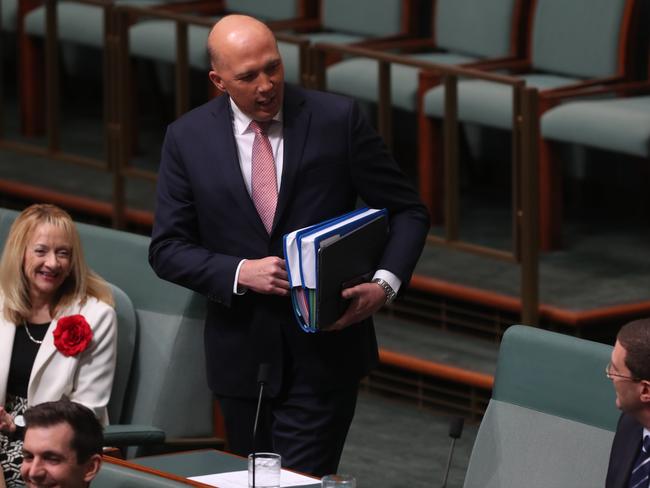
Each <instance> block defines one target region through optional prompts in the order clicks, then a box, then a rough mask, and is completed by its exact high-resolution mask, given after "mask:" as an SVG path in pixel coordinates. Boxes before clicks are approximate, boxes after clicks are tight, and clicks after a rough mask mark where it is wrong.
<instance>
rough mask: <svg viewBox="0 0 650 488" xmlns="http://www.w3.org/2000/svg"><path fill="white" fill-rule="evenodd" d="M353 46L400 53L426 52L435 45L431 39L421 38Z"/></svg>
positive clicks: (376, 40)
mask: <svg viewBox="0 0 650 488" xmlns="http://www.w3.org/2000/svg"><path fill="white" fill-rule="evenodd" d="M354 45H355V46H363V47H368V48H370V49H374V50H382V51H383V50H393V51H399V52H402V53H410V52H418V51H427V50H434V49H436V44H435V42H433V40H432V39H431V38H428V37H427V38H422V37H398V38H394V39H389V38H381V39H369V40H368V41H362V42H360V43H355V44H354Z"/></svg>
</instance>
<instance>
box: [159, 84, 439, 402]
mask: <svg viewBox="0 0 650 488" xmlns="http://www.w3.org/2000/svg"><path fill="white" fill-rule="evenodd" d="M283 137H284V164H283V172H282V180H281V187H280V192H279V195H278V205H277V211H276V215H275V220H274V223H273V229H272V231H271V235H270V236H269V235H268V234H267V232H266V231H265V229H264V225H263V224H262V221H261V220H260V218H259V216H258V214H257V211H256V210H255V206H254V205H253V202H252V200H251V198H250V196H249V194H248V192H247V190H246V186H245V183H244V179H243V177H242V173H241V169H240V165H239V161H238V156H237V147H236V142H235V138H234V135H233V128H232V113H231V109H230V103H229V98H228V97H227V96H221V97H218V98H216V99H213V100H211V101H210V102H208V103H206V104H204V105H202V106H200V107H198V108H196V109H194V110H192V111H191V112H189V113H187V114H186V115H184V116H182V117H181V118H179V119H178V120H177V121H175V122H174V123H173V124H171V125H170V126H169V128H168V130H167V134H166V137H165V142H164V145H163V150H162V159H161V165H160V173H159V178H158V190H157V192H158V196H157V207H156V216H155V223H154V228H153V235H152V242H151V247H150V252H149V260H150V263H151V265H152V266H153V268H154V270H155V271H156V273H157V274H158V275H159V276H160V277H162V278H164V279H166V280H169V281H172V282H174V283H178V284H180V285H182V286H185V287H188V288H190V289H192V290H195V291H196V292H198V293H201V294H203V295H205V296H206V297H208V298H209V302H208V312H207V318H206V327H205V346H206V355H207V368H208V381H209V383H210V387H211V388H212V390H213V391H214V392H215V393H216V394H220V395H226V396H232V397H241V398H249V397H251V398H252V397H254V396H255V392H256V389H257V385H256V373H257V368H258V364H259V363H261V362H268V363H270V365H271V370H270V379H269V384H268V388H267V392H268V394H269V395H271V396H272V395H276V394H277V393H278V391H279V389H280V388H281V386H282V378H283V367H290V368H291V369H292V374H294V378H295V383H296V384H297V386H298V387H299V388H304V389H305V390H306V391H307V390H309V391H312V392H313V391H315V392H318V391H328V390H330V389H333V388H336V387H337V386H341V385H343V386H345V385H346V384H350V383H351V382H356V381H358V379H359V378H360V377H362V376H364V375H365V374H367V372H368V371H369V369H370V368H372V367H373V366H374V365H375V364H376V363H377V360H378V354H377V343H376V339H375V333H374V328H373V325H372V321H371V320H366V321H365V322H364V323H362V324H359V325H355V326H352V327H348V328H347V329H345V330H343V331H341V332H336V333H320V334H307V333H305V332H303V331H302V330H301V329H300V328H299V327H298V325H297V324H296V322H295V319H294V317H293V314H292V308H291V302H290V299H289V298H283V297H278V296H268V295H262V294H258V293H254V292H251V291H249V292H247V293H246V294H244V295H234V294H233V292H232V287H233V283H234V279H235V272H236V268H237V265H238V263H239V262H240V260H241V259H242V258H250V259H256V258H262V257H265V256H269V255H274V256H282V254H283V253H282V236H283V235H284V234H285V233H287V232H290V231H293V230H295V229H297V228H300V227H305V226H307V225H311V224H315V223H317V222H319V221H322V220H325V219H329V218H331V217H334V216H337V215H340V214H343V213H345V212H348V211H350V210H352V209H354V207H355V204H356V202H357V198H361V199H362V200H363V201H364V202H365V203H366V204H367V205H368V206H370V207H377V208H383V207H386V208H388V210H389V213H390V225H391V232H390V237H389V242H388V244H387V246H386V250H385V252H384V255H383V257H382V259H381V263H380V265H379V267H380V268H381V269H386V270H389V271H391V272H393V273H394V274H395V275H397V276H398V277H399V278H401V279H402V281H403V282H404V283H406V282H407V281H408V280H409V279H410V276H411V273H412V271H413V268H414V267H415V263H416V261H417V259H418V257H419V256H420V253H421V251H422V247H423V244H424V240H425V237H426V233H427V231H428V227H429V220H428V214H427V212H426V209H425V207H424V206H423V205H422V203H421V202H420V199H419V198H418V196H417V193H416V192H415V190H414V189H413V187H412V185H411V184H409V182H408V181H407V179H406V178H405V176H404V174H403V173H402V172H401V171H400V169H399V167H398V166H397V164H396V163H395V161H394V160H393V159H392V157H391V156H390V154H389V153H388V151H387V149H386V147H385V145H384V144H383V142H382V140H381V138H380V137H379V136H378V135H377V134H376V132H375V131H374V130H373V129H372V128H371V127H370V126H369V124H368V123H367V121H366V120H365V118H364V117H362V116H361V114H360V112H359V108H358V105H357V104H356V103H355V102H353V101H352V100H350V99H347V98H345V97H341V96H337V95H332V94H328V93H322V92H316V91H309V90H304V89H302V88H299V87H295V86H291V85H285V98H284V105H283ZM286 349H288V350H286ZM283 358H284V359H283Z"/></svg>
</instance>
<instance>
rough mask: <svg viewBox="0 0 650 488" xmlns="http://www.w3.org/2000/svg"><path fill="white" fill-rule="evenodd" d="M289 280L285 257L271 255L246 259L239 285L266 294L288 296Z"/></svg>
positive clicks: (240, 271) (240, 273)
mask: <svg viewBox="0 0 650 488" xmlns="http://www.w3.org/2000/svg"><path fill="white" fill-rule="evenodd" d="M288 280H289V277H288V275H287V268H286V265H285V263H284V259H281V258H279V257H277V256H269V257H266V258H262V259H247V260H246V261H244V263H243V264H242V266H241V269H240V270H239V280H238V282H237V285H238V286H239V287H243V288H247V289H249V290H253V291H255V292H257V293H262V294H264V295H280V296H288V295H289V281H288Z"/></svg>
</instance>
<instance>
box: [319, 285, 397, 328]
mask: <svg viewBox="0 0 650 488" xmlns="http://www.w3.org/2000/svg"><path fill="white" fill-rule="evenodd" d="M341 296H342V297H343V298H345V299H349V300H352V301H351V302H350V305H348V309H347V310H346V311H345V313H344V314H343V315H342V316H341V318H340V319H338V320H337V321H336V322H334V324H333V325H332V326H331V327H328V328H327V329H326V330H327V331H333V330H341V329H344V328H346V327H348V326H349V325H352V324H356V323H358V322H361V321H362V320H365V319H367V318H368V317H370V316H371V315H372V314H374V313H375V312H376V311H377V310H379V309H380V308H381V307H382V306H383V305H384V303H386V293H384V289H383V288H382V287H381V286H379V285H378V284H377V283H362V284H360V285H357V286H353V287H352V288H346V289H345V290H343V291H342V292H341Z"/></svg>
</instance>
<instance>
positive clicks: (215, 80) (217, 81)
mask: <svg viewBox="0 0 650 488" xmlns="http://www.w3.org/2000/svg"><path fill="white" fill-rule="evenodd" d="M208 77H209V78H210V81H211V82H212V84H213V85H214V86H216V87H217V88H218V89H219V90H220V91H222V92H224V93H226V87H225V86H224V84H223V79H222V78H221V77H220V76H219V75H218V74H217V72H216V71H210V72H209V73H208Z"/></svg>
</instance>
